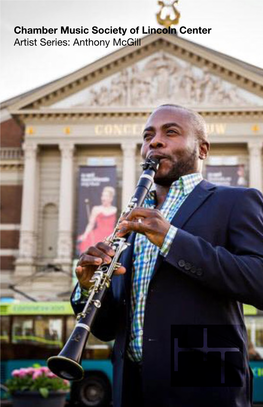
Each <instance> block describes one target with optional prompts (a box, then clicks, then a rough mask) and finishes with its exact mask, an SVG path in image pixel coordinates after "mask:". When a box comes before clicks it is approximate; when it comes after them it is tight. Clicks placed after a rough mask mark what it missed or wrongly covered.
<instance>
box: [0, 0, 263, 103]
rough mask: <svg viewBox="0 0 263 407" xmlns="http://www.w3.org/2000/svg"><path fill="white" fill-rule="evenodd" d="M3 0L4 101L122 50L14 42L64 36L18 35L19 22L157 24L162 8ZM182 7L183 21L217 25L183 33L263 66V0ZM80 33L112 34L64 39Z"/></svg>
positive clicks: (141, 3)
mask: <svg viewBox="0 0 263 407" xmlns="http://www.w3.org/2000/svg"><path fill="white" fill-rule="evenodd" d="M166 1H167V3H168V1H170V2H171V1H172V0H166ZM0 3H1V50H0V52H1V55H0V56H1V75H0V80H1V82H0V86H1V96H0V100H1V101H3V100H7V99H8V98H11V97H13V96H16V95H19V94H21V93H23V92H26V91H28V90H30V89H33V88H36V87H38V86H40V85H43V84H46V83H48V82H50V81H53V80H55V79H58V78H60V77H62V76H64V75H67V74H69V73H71V72H73V71H75V70H77V69H79V68H82V67H83V66H85V65H87V64H89V63H91V62H93V61H95V60H96V59H98V58H100V57H102V56H104V55H106V54H108V53H111V52H113V51H116V50H117V48H116V47H111V48H107V49H105V48H103V47H72V46H70V47H58V46H57V47H40V46H38V47H25V46H24V47H18V46H14V45H13V44H14V41H15V38H16V37H18V38H19V39H23V38H30V39H32V38H38V39H39V38H41V37H46V38H49V39H54V38H58V39H59V38H62V37H61V35H60V34H58V35H49V36H47V35H46V36H44V35H38V36H34V35H19V36H17V35H16V34H15V33H14V27H15V26H17V25H18V26H22V25H23V26H24V27H27V28H29V27H41V26H42V25H43V26H45V27H48V28H49V27H52V28H54V27H59V28H60V26H61V25H63V26H66V25H69V26H70V27H80V26H81V25H83V26H85V27H89V28H90V27H92V26H94V25H97V26H100V27H109V26H111V25H112V26H114V27H119V26H121V27H124V28H130V27H133V26H138V25H139V26H142V25H144V26H146V27H148V25H149V26H151V27H158V24H157V22H156V16H155V15H156V13H157V12H158V11H159V9H160V6H158V3H157V0H120V1H116V0H113V1H112V0H106V1H103V0H85V1H83V0H70V1H67V0H59V1H58V0H55V1H54V0H45V1H42V0H29V1H28V0H26V1H25V0H0ZM177 8H178V10H179V11H180V13H181V19H180V24H179V27H180V26H183V25H184V26H187V27H199V26H202V27H212V32H211V34H210V35H200V34H199V35H184V36H182V37H183V38H184V39H187V40H189V41H193V42H196V43H198V44H201V45H204V46H206V47H208V48H211V49H214V50H217V51H219V52H222V53H225V54H228V55H230V56H232V57H235V58H238V59H241V60H243V61H245V62H248V63H250V64H253V65H256V66H259V67H261V68H263V51H262V43H263V24H262V12H263V4H262V0H249V1H248V0H220V1H215V0H179V2H178V5H177ZM177 28H178V26H177ZM59 31H60V30H58V32H59ZM75 37H77V38H79V39H84V38H93V39H95V38H96V39H110V38H112V37H111V36H110V35H107V36H103V35H101V36H96V37H94V36H90V35H86V36H81V35H79V36H73V35H71V36H63V39H71V40H72V39H73V38H75ZM118 37H119V35H118ZM127 38H128V36H126V39H127ZM72 42H73V41H72Z"/></svg>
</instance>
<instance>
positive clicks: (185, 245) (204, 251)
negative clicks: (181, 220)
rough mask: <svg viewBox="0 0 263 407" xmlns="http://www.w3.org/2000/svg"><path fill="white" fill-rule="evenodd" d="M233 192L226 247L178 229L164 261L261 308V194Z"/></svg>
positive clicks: (262, 203) (262, 253) (255, 191)
mask: <svg viewBox="0 0 263 407" xmlns="http://www.w3.org/2000/svg"><path fill="white" fill-rule="evenodd" d="M237 195H238V198H237V200H236V201H235V203H234V205H233V206H232V210H231V213H230V216H229V222H228V230H227V232H228V244H227V247H222V246H212V245H211V244H210V243H209V242H208V241H206V240H204V239H203V238H201V237H199V236H194V235H192V234H190V233H188V232H186V231H184V230H182V229H178V231H177V233H176V236H175V238H174V241H173V243H172V245H171V248H170V250H169V253H168V255H167V256H166V258H165V260H166V261H167V262H168V263H169V264H171V265H173V266H174V267H176V268H177V270H179V271H180V272H183V273H185V274H187V275H188V276H189V277H190V278H194V279H196V281H197V283H198V282H200V283H201V284H203V285H205V286H206V287H208V288H211V289H213V290H216V291H217V292H220V293H221V294H222V295H226V296H228V297H230V298H232V299H234V300H236V301H240V302H243V303H246V304H252V305H254V306H255V307H257V308H259V309H263V197H262V194H261V193H260V192H259V191H257V190H255V189H247V190H244V192H243V193H242V194H237ZM240 197H241V199H240ZM207 227H209V225H208V226H207Z"/></svg>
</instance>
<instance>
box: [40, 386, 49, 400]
mask: <svg viewBox="0 0 263 407" xmlns="http://www.w3.org/2000/svg"><path fill="white" fill-rule="evenodd" d="M39 393H40V394H41V396H42V397H44V398H45V399H46V398H47V397H48V394H49V391H48V389H46V388H45V387H41V388H40V389H39Z"/></svg>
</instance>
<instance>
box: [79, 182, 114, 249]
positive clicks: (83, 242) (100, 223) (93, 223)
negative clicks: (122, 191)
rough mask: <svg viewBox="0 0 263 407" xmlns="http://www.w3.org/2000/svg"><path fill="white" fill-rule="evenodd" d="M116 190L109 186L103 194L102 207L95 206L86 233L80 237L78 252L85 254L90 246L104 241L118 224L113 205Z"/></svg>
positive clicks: (104, 189)
mask: <svg viewBox="0 0 263 407" xmlns="http://www.w3.org/2000/svg"><path fill="white" fill-rule="evenodd" d="M114 196H115V189H114V188H113V187H110V186H107V187H104V188H103V191H102V194H101V205H96V206H93V208H92V210H91V214H90V218H89V222H88V224H87V226H86V229H85V231H84V233H83V234H82V235H80V236H78V252H79V253H82V252H84V251H85V250H86V249H87V248H88V247H89V246H92V245H94V244H96V243H98V242H100V241H103V240H104V239H105V238H106V237H107V236H109V235H110V234H111V233H112V232H113V229H114V226H115V223H116V213H117V208H116V206H113V205H112V202H113V199H114Z"/></svg>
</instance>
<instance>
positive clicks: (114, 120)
mask: <svg viewBox="0 0 263 407" xmlns="http://www.w3.org/2000/svg"><path fill="white" fill-rule="evenodd" d="M163 103H176V104H182V105H184V106H186V107H191V108H193V109H195V110H197V111H198V112H199V113H201V114H202V115H203V116H204V118H205V120H206V122H207V126H208V132H209V136H210V141H211V153H210V156H209V158H208V160H207V164H209V165H213V164H219V165H221V166H224V165H229V164H230V165H231V164H233V163H234V164H236V165H241V166H242V167H243V168H244V169H245V173H246V176H247V179H248V185H249V186H251V187H255V188H258V189H259V190H261V191H262V190H263V76H262V70H261V69H259V68H256V67H254V66H251V65H248V64H246V63H244V62H242V61H238V60H235V59H233V58H231V57H228V56H226V55H223V54H220V53H218V52H215V51H213V50H210V49H207V48H205V47H202V46H199V45H197V44H194V43H191V42H189V41H186V40H183V39H181V38H179V37H176V36H173V35H150V36H148V37H145V38H144V39H143V40H142V45H141V46H140V47H126V48H123V49H120V50H118V51H117V52H115V53H113V54H110V55H108V56H106V57H104V58H102V59H100V60H98V61H96V62H94V63H92V64H90V65H88V66H86V67H84V68H83V69H80V70H78V71H76V72H74V73H72V74H70V75H68V76H66V77H63V78H61V79H59V80H57V81H54V82H52V83H50V84H47V85H45V86H42V87H40V88H38V89H36V90H34V91H30V92H28V93H26V94H23V95H20V96H18V97H16V98H13V99H11V100H9V101H6V102H4V103H2V105H1V128H2V140H1V170H2V178H1V195H2V200H1V202H2V203H1V212H2V219H1V238H2V239H1V253H0V254H1V263H2V266H1V268H2V270H1V277H2V296H13V295H14V293H13V292H12V291H11V290H9V289H8V285H9V284H17V287H19V289H21V290H22V291H25V292H27V293H31V294H32V296H34V297H35V298H38V299H61V298H64V297H63V293H68V292H69V291H70V290H71V287H72V278H71V270H72V261H73V257H74V256H73V246H74V239H75V236H74V233H75V224H76V204H77V203H76V196H77V176H78V169H79V166H80V165H86V164H87V163H88V162H89V159H94V158H96V159H97V161H98V162H100V163H102V164H103V163H104V162H105V159H106V158H110V159H111V160H113V161H114V163H115V164H116V168H117V178H118V185H117V200H118V208H119V209H121V207H122V206H124V205H125V203H126V202H127V201H128V199H129V197H130V196H131V195H132V193H133V191H134V187H135V183H136V180H137V178H138V177H139V174H140V171H141V170H140V166H139V163H140V161H141V160H140V145H141V133H142V128H143V125H144V123H145V121H146V118H147V116H148V114H149V112H151V110H152V109H153V108H154V107H156V106H158V105H160V104H163ZM50 264H52V265H53V266H57V269H58V271H56V270H55V269H56V267H55V268H54V267H53V268H52V267H50V266H48V265H50ZM59 270H60V271H59ZM61 270H63V271H61ZM17 295H18V294H17ZM65 296H66V294H65ZM18 297H19V295H18Z"/></svg>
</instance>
